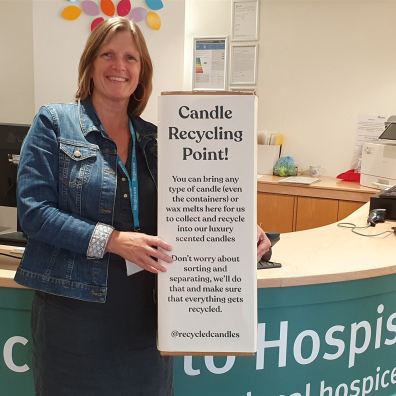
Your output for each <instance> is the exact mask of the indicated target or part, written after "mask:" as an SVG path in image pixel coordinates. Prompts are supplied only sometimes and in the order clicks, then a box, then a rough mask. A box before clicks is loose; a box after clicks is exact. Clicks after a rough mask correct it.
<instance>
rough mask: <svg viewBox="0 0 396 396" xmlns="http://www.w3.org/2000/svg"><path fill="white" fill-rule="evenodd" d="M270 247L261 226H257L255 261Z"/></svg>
mask: <svg viewBox="0 0 396 396" xmlns="http://www.w3.org/2000/svg"><path fill="white" fill-rule="evenodd" d="M270 248H271V242H270V240H269V239H268V237H267V235H265V232H264V231H263V230H262V229H261V227H260V226H259V225H258V226H257V261H260V259H261V257H262V256H264V254H265V253H267V252H268V250H270Z"/></svg>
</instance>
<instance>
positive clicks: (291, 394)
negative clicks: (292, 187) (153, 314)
mask: <svg viewBox="0 0 396 396" xmlns="http://www.w3.org/2000/svg"><path fill="white" fill-rule="evenodd" d="M367 214H368V204H366V205H364V206H363V207H361V208H360V209H358V210H357V211H356V212H354V213H352V214H351V215H350V216H348V218H347V219H345V220H343V221H344V222H350V223H354V224H356V225H357V226H364V225H365V223H366V218H367ZM392 226H396V223H395V222H388V221H387V222H385V223H383V224H378V225H377V226H376V227H370V228H367V229H359V230H358V231H360V232H361V233H364V234H377V233H380V232H383V231H387V230H391V227H392ZM4 249H6V250H9V248H4ZM3 251H4V250H3ZM395 253H396V236H395V235H394V234H393V232H392V233H389V234H385V235H382V236H372V237H369V236H361V235H357V234H355V233H353V232H352V231H351V229H348V228H340V227H338V226H337V224H330V225H327V226H324V227H319V228H315V229H311V230H306V231H299V232H293V233H285V234H282V236H281V240H280V242H278V244H277V245H276V246H275V247H274V249H273V257H272V259H273V260H274V261H278V262H280V263H281V264H282V267H281V268H276V269H270V270H260V271H258V274H257V278H258V280H257V282H258V310H259V312H258V319H259V324H258V351H257V354H256V355H255V356H251V357H240V356H237V357H235V356H215V357H213V356H205V357H204V356H184V357H178V358H176V359H175V395H176V396H187V395H188V396H198V395H199V396H201V395H206V396H221V395H226V396H281V395H283V396H321V395H323V396H346V395H348V396H351V395H355V396H358V395H359V396H361V395H373V394H375V395H388V396H390V395H395V394H396V359H395V356H396V258H395ZM1 257H2V256H1ZM1 264H2V265H1V268H2V269H1V270H0V281H1V286H2V288H1V289H0V292H1V311H0V315H1V323H2V326H1V332H0V337H1V342H2V345H3V347H4V351H5V352H4V353H3V357H4V359H3V364H2V365H1V370H0V381H1V382H0V386H1V391H2V394H7V395H12V396H19V395H21V396H30V395H33V390H32V389H33V388H32V378H31V370H30V366H31V360H30V336H29V305H30V300H31V291H30V290H26V289H23V288H18V287H17V285H16V284H15V283H13V281H12V276H13V272H14V270H15V266H16V264H17V260H14V259H11V258H6V257H4V258H3V257H2V258H1Z"/></svg>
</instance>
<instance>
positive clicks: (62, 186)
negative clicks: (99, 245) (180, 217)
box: [15, 101, 157, 302]
mask: <svg viewBox="0 0 396 396" xmlns="http://www.w3.org/2000/svg"><path fill="white" fill-rule="evenodd" d="M132 123H133V125H134V128H135V131H136V134H137V141H138V144H139V145H140V146H141V148H142V149H143V153H144V158H145V160H146V162H147V165H148V168H149V170H150V173H151V175H152V177H153V179H154V182H155V184H157V140H156V135H157V129H156V127H155V125H153V124H151V123H148V122H146V121H144V120H142V119H141V118H134V119H132ZM116 188H117V149H116V145H115V143H114V142H113V141H112V140H111V139H110V138H109V137H108V136H107V135H106V133H105V131H104V129H103V126H102V125H101V123H100V121H99V118H98V117H97V115H96V113H95V110H94V108H93V106H92V104H91V102H90V101H84V102H81V103H80V104H78V103H72V104H52V105H47V106H44V107H42V108H41V109H40V110H39V112H38V113H37V115H36V117H35V118H34V120H33V123H32V126H31V128H30V131H29V133H28V135H27V137H26V139H25V141H24V143H23V145H22V149H21V157H20V163H19V167H18V197H17V199H18V217H19V221H20V224H21V227H22V229H23V231H24V232H25V234H26V235H27V236H28V243H27V246H26V249H25V253H24V255H23V258H22V260H21V264H20V266H19V268H18V270H17V272H16V275H15V281H16V282H18V283H20V284H21V285H24V286H27V287H31V288H33V289H37V290H41V291H44V292H47V293H52V294H56V295H61V296H66V297H71V298H76V299H81V300H85V301H94V302H104V301H105V300H106V292H107V270H108V263H109V254H104V256H103V254H102V255H100V254H99V255H96V256H95V254H89V252H92V251H95V250H94V249H92V248H93V246H94V243H95V240H96V239H95V238H97V237H100V233H101V232H103V230H104V232H105V233H106V232H107V233H108V236H109V235H110V233H111V231H112V227H111V225H112V222H113V211H114V201H115V195H116ZM109 230H110V232H109Z"/></svg>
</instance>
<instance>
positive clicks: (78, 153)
mask: <svg viewBox="0 0 396 396" xmlns="http://www.w3.org/2000/svg"><path fill="white" fill-rule="evenodd" d="M73 155H74V156H75V157H76V158H80V157H81V152H80V151H79V150H76V151H75V152H74V153H73Z"/></svg>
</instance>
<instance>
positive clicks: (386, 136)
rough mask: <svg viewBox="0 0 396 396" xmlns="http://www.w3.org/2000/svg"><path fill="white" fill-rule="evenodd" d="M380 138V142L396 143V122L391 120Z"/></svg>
mask: <svg viewBox="0 0 396 396" xmlns="http://www.w3.org/2000/svg"><path fill="white" fill-rule="evenodd" d="M378 140H379V142H380V143H388V144H396V123H395V122H390V123H389V124H388V126H387V127H386V128H385V130H384V132H382V134H381V135H380V136H379V137H378Z"/></svg>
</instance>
